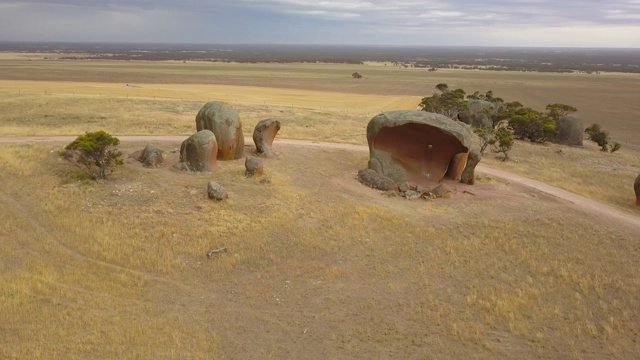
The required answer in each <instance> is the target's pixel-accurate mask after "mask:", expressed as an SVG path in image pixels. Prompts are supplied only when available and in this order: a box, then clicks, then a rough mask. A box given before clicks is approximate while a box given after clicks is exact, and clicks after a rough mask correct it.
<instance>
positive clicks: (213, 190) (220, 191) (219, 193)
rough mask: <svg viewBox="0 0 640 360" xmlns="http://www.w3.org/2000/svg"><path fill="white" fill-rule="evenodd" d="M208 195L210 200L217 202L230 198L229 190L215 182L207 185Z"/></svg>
mask: <svg viewBox="0 0 640 360" xmlns="http://www.w3.org/2000/svg"><path fill="white" fill-rule="evenodd" d="M207 195H208V196H209V199H211V200H217V201H221V200H225V199H227V198H229V194H228V193H227V190H225V188H223V187H222V185H220V184H218V183H217V182H215V181H209V183H208V184H207Z"/></svg>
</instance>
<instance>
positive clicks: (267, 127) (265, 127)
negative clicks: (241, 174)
mask: <svg viewBox="0 0 640 360" xmlns="http://www.w3.org/2000/svg"><path fill="white" fill-rule="evenodd" d="M280 126H281V125H280V121H279V120H276V119H265V120H262V121H260V122H258V124H256V127H255V129H254V130H253V142H254V143H255V144H256V153H257V154H258V155H259V156H264V157H267V158H272V157H274V156H275V155H274V154H273V151H272V150H271V145H272V144H273V139H275V137H276V134H277V133H278V131H279V130H280Z"/></svg>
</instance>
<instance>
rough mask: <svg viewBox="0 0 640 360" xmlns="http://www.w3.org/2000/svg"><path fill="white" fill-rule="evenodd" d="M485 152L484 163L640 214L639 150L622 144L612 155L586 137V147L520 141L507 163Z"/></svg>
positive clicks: (514, 147) (515, 145)
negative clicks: (638, 196)
mask: <svg viewBox="0 0 640 360" xmlns="http://www.w3.org/2000/svg"><path fill="white" fill-rule="evenodd" d="M486 155H487V156H485V158H484V159H483V160H482V161H483V163H486V164H489V165H491V166H493V167H496V168H500V169H503V170H506V171H510V172H513V173H517V174H520V175H523V176H526V177H528V178H531V179H535V180H539V181H542V182H544V183H547V184H551V185H554V186H557V187H560V188H562V189H565V190H568V191H571V192H574V193H576V194H580V195H582V196H585V197H587V198H590V199H594V200H597V201H600V202H604V203H608V204H610V205H614V206H616V207H619V208H622V209H625V210H628V211H631V212H635V213H637V214H640V208H639V207H638V206H636V204H635V194H634V192H633V182H634V180H635V178H636V177H637V176H638V174H640V153H639V152H638V151H636V150H635V149H634V148H625V147H624V146H623V148H622V149H621V150H620V151H618V152H616V153H613V154H612V153H604V152H602V151H600V150H599V147H598V146H597V145H596V144H595V143H594V142H591V141H587V140H585V142H584V147H583V148H574V147H568V146H562V145H556V144H544V145H540V144H532V143H530V142H528V141H517V142H516V143H515V144H514V146H513V150H512V151H511V152H510V155H509V156H510V157H511V159H510V160H508V161H506V162H502V161H500V160H498V159H497V157H496V156H495V155H494V154H491V153H490V152H487V153H486Z"/></svg>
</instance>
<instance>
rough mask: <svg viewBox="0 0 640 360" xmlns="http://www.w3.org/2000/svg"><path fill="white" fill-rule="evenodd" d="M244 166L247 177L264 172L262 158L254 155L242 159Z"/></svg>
mask: <svg viewBox="0 0 640 360" xmlns="http://www.w3.org/2000/svg"><path fill="white" fill-rule="evenodd" d="M244 167H245V169H246V170H247V171H246V172H245V175H246V176H247V177H249V178H251V177H254V176H260V175H262V174H263V173H264V163H263V161H262V159H260V158H257V157H255V156H247V158H246V159H245V161H244Z"/></svg>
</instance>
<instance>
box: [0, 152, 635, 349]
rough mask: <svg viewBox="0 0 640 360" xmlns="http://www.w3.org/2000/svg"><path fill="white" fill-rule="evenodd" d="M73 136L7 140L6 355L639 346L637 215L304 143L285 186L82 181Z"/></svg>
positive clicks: (146, 179) (289, 159) (157, 179)
mask: <svg viewBox="0 0 640 360" xmlns="http://www.w3.org/2000/svg"><path fill="white" fill-rule="evenodd" d="M142 146H144V144H142V143H140V144H126V145H125V147H124V150H125V151H126V152H132V151H134V150H137V149H138V148H141V147H142ZM177 146H178V144H177V143H163V144H161V147H163V148H165V149H167V150H169V149H172V148H174V147H177ZM55 150H56V147H54V146H35V145H3V146H2V147H1V148H0V166H2V168H3V169H5V170H4V171H3V172H2V174H0V189H2V190H1V192H0V202H1V204H2V207H1V209H2V210H0V211H1V214H2V217H3V219H7V220H8V221H3V222H2V224H1V225H0V234H3V235H2V241H0V266H2V267H3V272H2V277H0V279H1V280H2V281H1V282H0V294H1V295H0V296H1V297H2V301H0V318H2V319H3V320H2V321H0V332H2V333H3V334H7V336H3V337H2V338H1V339H0V349H1V350H0V354H1V357H3V358H24V357H29V358H33V359H39V358H42V359H45V358H46V359H53V358H69V357H71V358H75V357H103V358H149V357H155V358H175V357H182V358H252V357H259V358H289V357H293V358H316V357H323V358H372V357H373V358H406V357H415V358H428V357H437V358H468V357H490V358H526V357H530V358H534V357H551V358H570V357H576V358H582V357H595V358H603V357H619V358H630V357H635V356H638V354H640V345H638V344H637V342H636V338H637V336H636V335H635V334H637V333H638V331H640V323H639V322H638V315H639V314H638V309H640V282H639V281H638V280H637V279H639V278H640V274H639V273H638V271H639V270H638V268H637V266H635V259H637V257H638V255H639V254H638V248H637V236H636V235H637V233H635V232H634V231H633V229H629V230H625V229H624V228H620V229H616V228H613V227H610V225H606V224H601V223H599V222H598V220H597V219H593V218H585V217H584V214H582V213H580V212H576V211H575V210H574V209H571V208H567V207H565V206H564V205H561V204H560V203H557V202H555V201H553V200H550V199H547V200H545V197H544V196H540V195H539V194H536V193H535V192H532V191H530V190H527V189H522V188H518V187H515V186H513V185H507V184H504V183H499V182H495V181H488V182H487V181H482V182H481V183H479V184H477V185H476V187H475V188H474V191H476V192H477V193H486V194H490V195H491V196H480V197H466V198H465V196H467V195H464V194H462V191H461V190H462V189H459V191H458V193H457V194H456V195H455V196H454V197H453V198H452V199H450V200H438V201H433V202H422V201H419V202H407V201H404V200H402V199H387V198H384V197H382V196H380V195H378V193H377V192H375V191H371V190H368V189H366V188H363V187H361V186H360V185H359V184H357V183H356V182H355V181H354V180H353V175H354V173H355V171H356V170H357V169H358V168H360V167H362V166H364V164H366V154H355V153H349V152H346V151H343V150H326V149H305V150H304V151H300V149H297V148H295V147H287V148H277V149H276V150H277V151H278V152H279V154H280V156H279V158H278V159H274V160H270V161H268V162H267V167H266V168H267V177H268V178H269V179H270V180H271V183H270V184H267V185H263V184H260V183H259V181H258V180H254V179H246V178H244V176H243V163H242V161H235V162H229V163H224V164H222V165H223V168H222V170H221V171H220V172H218V173H215V174H212V175H187V174H181V173H177V172H173V171H171V170H169V169H168V168H164V169H156V170H149V169H144V168H142V167H141V166H140V165H139V164H138V163H137V162H135V161H132V160H131V161H129V162H128V163H127V164H126V165H125V166H124V167H123V169H120V170H119V171H118V172H117V173H116V174H115V176H114V178H113V179H112V180H111V181H108V182H102V183H93V182H82V181H81V182H77V181H73V180H72V179H73V178H74V176H71V177H70V175H69V174H72V173H73V171H74V169H73V167H71V166H70V165H69V164H67V163H65V162H60V160H58V159H57V158H56V156H55V154H54V153H53V152H54V151H55ZM176 156H177V155H176V154H172V153H169V158H168V159H167V160H168V162H169V164H171V163H173V162H175V161H176ZM310 164H313V166H310ZM209 179H215V180H216V181H219V182H220V183H222V184H223V185H224V186H225V187H227V189H228V190H229V191H230V193H231V197H230V199H229V201H228V202H224V203H214V202H211V201H209V200H208V199H206V182H207V181H208V180H209ZM458 186H459V185H458ZM479 214H482V215H481V216H480V215H479ZM505 214H508V215H505ZM425 219H428V221H425ZM220 246H226V247H228V249H229V252H228V253H226V254H223V255H221V256H219V257H218V258H215V259H212V260H207V259H206V257H205V256H204V254H205V253H206V252H207V251H208V250H210V249H212V248H217V247H220Z"/></svg>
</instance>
